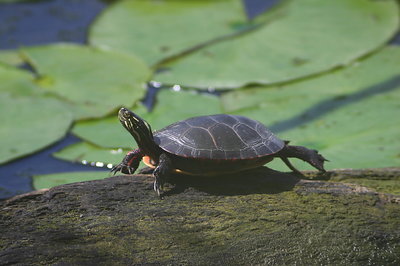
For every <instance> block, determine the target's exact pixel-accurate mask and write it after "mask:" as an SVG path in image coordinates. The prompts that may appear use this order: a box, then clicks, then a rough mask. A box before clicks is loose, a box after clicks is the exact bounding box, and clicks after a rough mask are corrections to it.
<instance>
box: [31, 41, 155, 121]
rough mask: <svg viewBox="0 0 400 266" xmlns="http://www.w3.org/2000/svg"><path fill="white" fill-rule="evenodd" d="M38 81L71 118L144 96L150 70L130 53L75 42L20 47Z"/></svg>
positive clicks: (95, 113)
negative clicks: (67, 109) (68, 110)
mask: <svg viewBox="0 0 400 266" xmlns="http://www.w3.org/2000/svg"><path fill="white" fill-rule="evenodd" d="M23 53H24V55H25V56H26V57H27V60H28V61H29V62H30V64H31V65H32V66H33V67H34V69H35V70H36V71H37V72H38V74H39V75H40V77H41V78H40V79H39V80H38V83H39V85H40V86H41V87H43V88H44V89H46V90H47V91H48V92H51V93H55V94H57V95H59V96H60V97H61V98H63V99H65V100H66V101H67V102H68V103H69V104H70V105H71V109H72V110H73V112H74V115H75V118H77V119H81V118H88V117H101V116H104V115H106V114H108V113H110V112H111V111H113V110H115V109H116V108H117V107H118V106H122V105H128V106H130V105H132V104H134V103H135V102H136V101H137V100H139V99H141V98H142V97H143V96H144V93H145V88H144V83H145V81H147V80H148V79H149V76H150V70H149V69H148V68H147V67H146V66H145V65H144V63H142V62H141V61H140V60H138V59H136V58H135V57H133V56H129V55H122V54H119V53H117V52H112V51H105V50H100V49H94V48H90V47H85V46H77V45H47V46H38V47H33V48H26V49H24V50H23Z"/></svg>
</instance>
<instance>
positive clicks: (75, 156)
mask: <svg viewBox="0 0 400 266" xmlns="http://www.w3.org/2000/svg"><path fill="white" fill-rule="evenodd" d="M127 152H128V150H123V149H111V148H101V147H98V146H95V145H93V144H90V143H87V142H80V143H76V144H73V145H70V146H68V147H66V148H64V149H62V150H61V151H58V152H56V153H53V155H54V157H56V158H58V159H62V160H66V161H71V162H77V163H82V164H89V165H94V166H102V165H104V167H107V168H111V165H112V166H114V165H116V164H119V163H120V162H121V161H122V159H123V158H124V156H125V155H126V153H127ZM109 164H110V166H108V165H109Z"/></svg>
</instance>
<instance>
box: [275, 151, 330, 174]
mask: <svg viewBox="0 0 400 266" xmlns="http://www.w3.org/2000/svg"><path fill="white" fill-rule="evenodd" d="M278 156H279V157H280V158H281V159H282V160H283V162H284V163H285V164H286V165H287V166H288V167H289V168H290V169H291V170H292V171H294V172H296V173H300V171H299V170H297V169H296V168H295V167H294V166H293V165H292V164H291V163H290V162H289V160H288V157H293V158H298V159H300V160H303V161H305V162H308V163H309V164H310V165H312V166H313V167H315V168H316V169H318V170H320V171H321V172H326V171H325V168H324V162H325V161H328V160H327V159H325V157H324V156H322V155H321V154H319V153H318V151H317V150H311V149H308V148H306V147H303V146H292V145H286V146H285V147H284V148H283V149H282V151H280V152H279V154H278Z"/></svg>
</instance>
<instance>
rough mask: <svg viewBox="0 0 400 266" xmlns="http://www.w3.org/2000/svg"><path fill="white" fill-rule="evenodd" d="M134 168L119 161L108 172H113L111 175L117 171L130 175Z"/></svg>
mask: <svg viewBox="0 0 400 266" xmlns="http://www.w3.org/2000/svg"><path fill="white" fill-rule="evenodd" d="M135 170H136V169H134V168H132V167H130V166H128V165H126V164H124V163H120V164H117V165H116V166H114V167H113V168H111V170H110V172H111V173H113V175H116V174H117V173H118V172H121V173H123V174H129V175H132V174H133V173H134V172H135Z"/></svg>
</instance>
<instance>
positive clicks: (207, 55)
mask: <svg viewBox="0 0 400 266" xmlns="http://www.w3.org/2000/svg"><path fill="white" fill-rule="evenodd" d="M285 8H286V13H285V14H284V15H283V16H281V18H280V19H276V20H275V21H273V22H272V23H269V24H266V25H265V26H264V27H260V28H259V29H258V30H254V31H252V32H249V33H247V34H242V35H241V36H240V37H237V38H233V39H230V40H226V41H222V42H218V43H215V44H212V45H209V46H206V47H204V48H202V49H199V50H197V51H196V52H194V53H191V54H189V55H187V56H185V57H183V58H181V59H180V60H176V61H174V62H171V63H169V64H167V65H165V66H164V67H163V71H159V73H158V74H157V75H155V77H154V79H155V80H157V81H160V82H163V83H165V84H179V85H183V86H188V87H199V88H208V87H214V88H239V87H242V86H244V85H247V84H253V83H259V84H272V83H279V82H285V81H291V80H294V79H298V78H301V77H305V76H309V75H313V74H316V73H321V72H324V71H327V70H331V69H333V68H335V67H338V66H343V65H346V64H348V63H350V62H352V61H353V60H355V59H357V58H359V57H361V56H364V55H366V54H368V53H370V52H371V51H373V50H375V49H377V48H378V47H380V46H381V45H383V44H384V43H385V42H387V41H388V40H389V39H390V38H391V37H392V36H393V35H394V34H395V33H396V31H397V29H398V24H399V13H398V5H397V3H396V1H367V0H326V1H319V0H303V1H291V2H289V3H288V4H287V5H285Z"/></svg>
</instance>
